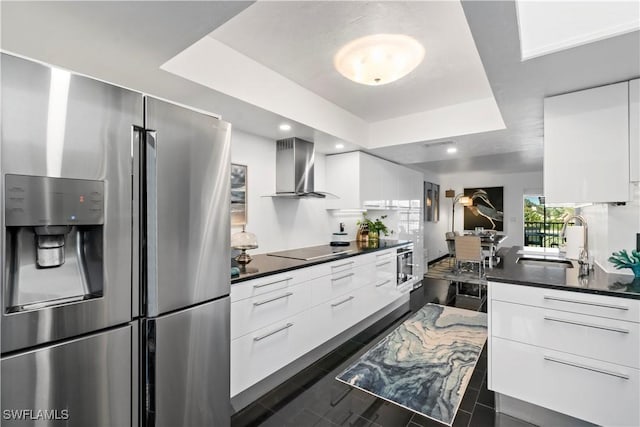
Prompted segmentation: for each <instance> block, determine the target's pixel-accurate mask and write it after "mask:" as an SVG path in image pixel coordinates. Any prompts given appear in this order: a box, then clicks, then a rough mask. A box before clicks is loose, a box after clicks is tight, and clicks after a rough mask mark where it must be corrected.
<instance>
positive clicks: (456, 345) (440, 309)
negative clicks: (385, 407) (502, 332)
mask: <svg viewBox="0 0 640 427" xmlns="http://www.w3.org/2000/svg"><path fill="white" fill-rule="evenodd" d="M486 340H487V315H486V314H485V313H479V312H476V311H470V310H464V309H460V308H455V307H445V306H442V305H436V304H427V305H425V306H424V307H423V308H421V309H420V310H419V311H418V312H417V313H415V314H414V315H413V316H411V317H410V318H409V319H407V320H406V321H405V322H403V323H402V324H401V325H400V326H398V327H397V328H396V329H394V330H393V332H391V333H390V334H389V335H387V336H386V337H385V338H384V339H382V341H380V342H379V343H378V344H376V345H375V346H374V347H372V348H371V349H370V350H369V351H367V352H366V353H365V354H364V355H362V357H360V359H358V361H357V362H355V363H354V364H353V365H351V366H350V367H348V368H347V369H346V370H345V371H343V372H342V373H341V374H339V375H338V376H337V377H336V379H337V380H338V381H342V382H344V383H346V384H348V385H350V386H352V387H356V388H358V389H360V390H363V391H365V392H367V393H370V394H373V395H374V396H377V397H380V398H382V399H385V400H388V401H389V402H392V403H395V404H397V405H400V406H402V407H404V408H406V409H409V410H411V411H414V412H417V413H419V414H422V415H424V416H426V417H428V418H432V419H434V420H436V421H439V422H441V423H444V424H447V425H449V426H450V425H451V424H452V423H453V420H454V418H455V415H456V412H457V411H458V407H459V406H460V402H461V400H462V396H464V392H465V391H466V389H467V385H468V384H469V380H470V379H471V374H473V369H474V368H475V366H476V362H477V361H478V358H479V357H480V353H481V352H482V348H483V347H484V344H485V342H486Z"/></svg>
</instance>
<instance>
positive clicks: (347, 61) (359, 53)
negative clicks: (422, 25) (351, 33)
mask: <svg viewBox="0 0 640 427" xmlns="http://www.w3.org/2000/svg"><path fill="white" fill-rule="evenodd" d="M423 59H424V48H423V47H422V45H421V44H420V43H418V41H417V40H415V39H414V38H411V37H409V36H406V35H404V34H374V35H371V36H366V37H362V38H359V39H356V40H353V41H352V42H349V43H347V44H346V45H345V46H343V47H342V48H341V49H340V50H339V51H338V53H337V54H336V56H335V57H334V58H333V65H334V66H335V67H336V69H337V70H338V72H339V73H340V74H342V75H343V76H345V77H346V78H348V79H350V80H353V81H354V82H356V83H362V84H365V85H371V86H380V85H384V84H387V83H391V82H394V81H396V80H398V79H401V78H402V77H404V76H406V75H407V74H409V73H410V72H411V71H413V70H414V69H415V68H416V67H417V66H418V65H419V64H420V63H421V62H422V60H423Z"/></svg>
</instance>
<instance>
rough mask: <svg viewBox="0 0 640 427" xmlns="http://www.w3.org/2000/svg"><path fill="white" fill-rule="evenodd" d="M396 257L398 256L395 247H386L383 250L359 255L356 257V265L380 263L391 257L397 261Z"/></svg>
mask: <svg viewBox="0 0 640 427" xmlns="http://www.w3.org/2000/svg"><path fill="white" fill-rule="evenodd" d="M395 257H396V250H395V249H386V250H383V251H376V252H373V253H370V254H365V255H359V256H357V257H355V259H356V267H359V266H361V265H368V264H373V263H380V262H383V261H386V260H389V259H391V260H393V261H394V262H395Z"/></svg>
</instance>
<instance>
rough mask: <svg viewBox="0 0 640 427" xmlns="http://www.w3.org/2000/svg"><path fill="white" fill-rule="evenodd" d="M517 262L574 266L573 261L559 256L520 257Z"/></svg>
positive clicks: (550, 265) (561, 266)
mask: <svg viewBox="0 0 640 427" xmlns="http://www.w3.org/2000/svg"><path fill="white" fill-rule="evenodd" d="M516 262H517V263H518V264H525V265H539V266H540V267H560V268H573V264H572V263H571V261H569V260H566V259H559V258H533V257H520V258H518V260H517V261H516Z"/></svg>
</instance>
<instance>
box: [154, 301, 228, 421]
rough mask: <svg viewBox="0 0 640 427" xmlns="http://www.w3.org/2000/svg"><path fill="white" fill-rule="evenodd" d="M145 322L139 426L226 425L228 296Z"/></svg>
mask: <svg viewBox="0 0 640 427" xmlns="http://www.w3.org/2000/svg"><path fill="white" fill-rule="evenodd" d="M144 322H145V329H146V339H147V341H148V343H147V349H148V350H147V354H146V372H147V373H146V375H147V378H148V382H149V384H148V385H147V388H146V389H147V396H145V399H146V400H147V401H146V403H145V405H144V406H145V407H146V408H147V412H146V414H144V417H145V420H144V425H145V426H149V427H152V426H153V427H163V426H166V427H174V426H194V427H196V426H215V427H225V426H229V424H230V417H231V403H230V400H229V297H225V298H221V299H218V300H215V301H212V302H209V303H206V304H201V305H198V306H196V307H192V308H189V309H186V310H182V311H178V312H174V313H171V314H168V315H165V316H161V317H158V318H155V319H147V320H145V321H144Z"/></svg>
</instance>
